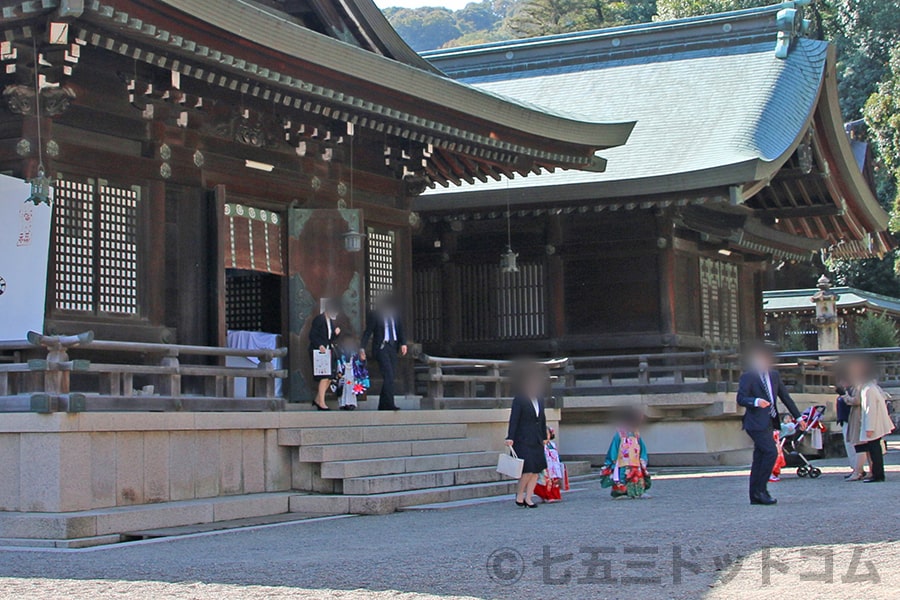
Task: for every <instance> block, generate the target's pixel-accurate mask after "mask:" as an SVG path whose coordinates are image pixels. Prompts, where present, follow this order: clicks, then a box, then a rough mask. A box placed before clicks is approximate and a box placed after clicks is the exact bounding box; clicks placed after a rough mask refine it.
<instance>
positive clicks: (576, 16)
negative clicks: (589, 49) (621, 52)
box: [384, 0, 656, 52]
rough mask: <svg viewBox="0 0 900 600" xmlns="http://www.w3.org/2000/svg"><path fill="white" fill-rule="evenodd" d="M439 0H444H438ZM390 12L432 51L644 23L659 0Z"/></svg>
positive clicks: (500, 3) (534, 1) (411, 40)
mask: <svg viewBox="0 0 900 600" xmlns="http://www.w3.org/2000/svg"><path fill="white" fill-rule="evenodd" d="M436 3H439V0H436ZM384 14H385V16H386V17H387V18H388V21H390V23H391V25H393V26H394V29H396V30H397V33H399V34H400V36H401V37H403V39H404V40H406V43H408V44H409V45H410V46H411V47H412V48H413V49H414V50H417V51H420V52H421V51H423V50H432V49H435V48H449V47H454V46H465V45H472V44H482V43H485V42H495V41H500V40H507V39H510V38H524V37H534V36H540V35H551V34H555V33H567V32H571V31H584V30H586V29H596V28H600V27H611V26H615V25H628V24H631V23H645V22H648V21H651V20H652V19H653V17H654V15H655V14H656V1H655V0H627V1H621V0H481V1H480V2H470V3H469V4H467V5H466V6H465V8H462V9H460V10H457V11H452V10H448V9H446V8H437V7H423V8H415V9H408V8H387V9H385V10H384Z"/></svg>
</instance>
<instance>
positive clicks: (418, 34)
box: [385, 8, 462, 52]
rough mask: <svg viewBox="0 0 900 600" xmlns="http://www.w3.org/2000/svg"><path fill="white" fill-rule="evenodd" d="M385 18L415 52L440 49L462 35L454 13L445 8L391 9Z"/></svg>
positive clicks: (386, 12)
mask: <svg viewBox="0 0 900 600" xmlns="http://www.w3.org/2000/svg"><path fill="white" fill-rule="evenodd" d="M385 16H387V18H388V20H389V21H390V23H391V25H393V27H394V29H396V30H397V33H399V34H400V37H402V38H403V39H404V40H405V41H406V43H407V44H409V45H410V47H411V48H412V49H413V50H416V51H417V52H421V51H423V50H432V49H434V48H440V47H441V46H443V45H444V44H446V43H447V42H449V41H450V40H452V39H456V38H458V37H459V36H460V35H462V32H461V31H460V29H459V26H458V25H457V21H456V17H455V16H454V12H453V11H451V10H448V9H446V8H423V9H406V8H392V9H388V10H386V11H385Z"/></svg>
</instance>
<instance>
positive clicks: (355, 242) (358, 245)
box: [344, 227, 366, 252]
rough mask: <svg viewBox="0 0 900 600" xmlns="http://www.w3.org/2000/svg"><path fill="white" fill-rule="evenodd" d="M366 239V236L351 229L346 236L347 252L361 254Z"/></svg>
mask: <svg viewBox="0 0 900 600" xmlns="http://www.w3.org/2000/svg"><path fill="white" fill-rule="evenodd" d="M364 237H366V236H365V235H364V234H362V233H360V232H358V231H356V229H354V228H352V227H351V228H350V231H348V232H347V233H345V234H344V249H345V250H346V251H347V252H359V251H360V250H362V241H363V238H364Z"/></svg>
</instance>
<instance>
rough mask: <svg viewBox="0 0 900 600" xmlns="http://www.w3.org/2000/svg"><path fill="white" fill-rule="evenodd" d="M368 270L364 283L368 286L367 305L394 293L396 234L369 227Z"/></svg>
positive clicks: (371, 304) (372, 304) (367, 238)
mask: <svg viewBox="0 0 900 600" xmlns="http://www.w3.org/2000/svg"><path fill="white" fill-rule="evenodd" d="M366 240H367V241H368V254H369V256H368V269H367V273H366V282H367V285H368V296H369V305H370V306H374V303H375V301H376V300H377V299H378V297H379V296H381V295H383V294H389V293H391V292H393V291H394V255H395V244H396V234H395V233H394V232H393V231H379V230H377V229H373V228H371V227H369V229H368V232H367V235H366Z"/></svg>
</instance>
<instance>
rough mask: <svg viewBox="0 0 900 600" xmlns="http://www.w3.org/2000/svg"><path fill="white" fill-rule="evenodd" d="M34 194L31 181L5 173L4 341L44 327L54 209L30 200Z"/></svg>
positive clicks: (0, 253)
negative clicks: (51, 222)
mask: <svg viewBox="0 0 900 600" xmlns="http://www.w3.org/2000/svg"><path fill="white" fill-rule="evenodd" d="M30 195H31V185H30V184H28V182H25V181H22V180H21V179H15V178H14V177H7V176H6V175H0V340H23V339H25V334H26V333H28V331H29V330H34V331H39V332H43V330H44V302H45V299H46V296H47V259H48V255H49V252H50V216H51V214H52V209H51V208H50V207H49V206H47V205H46V204H41V205H40V206H35V205H34V204H31V203H30V202H29V203H27V204H26V203H25V201H26V200H27V199H28V197H29V196H30Z"/></svg>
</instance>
